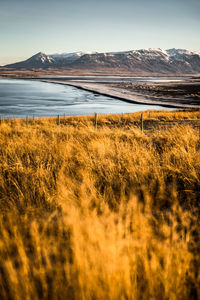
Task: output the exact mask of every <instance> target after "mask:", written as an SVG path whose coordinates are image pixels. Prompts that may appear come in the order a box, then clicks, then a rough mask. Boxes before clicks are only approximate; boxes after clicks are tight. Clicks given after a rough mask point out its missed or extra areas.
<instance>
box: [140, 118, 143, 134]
mask: <svg viewBox="0 0 200 300" xmlns="http://www.w3.org/2000/svg"><path fill="white" fill-rule="evenodd" d="M140 128H141V131H142V132H143V113H141V119H140Z"/></svg>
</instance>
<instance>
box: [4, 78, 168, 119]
mask: <svg viewBox="0 0 200 300" xmlns="http://www.w3.org/2000/svg"><path fill="white" fill-rule="evenodd" d="M147 109H163V108H162V107H160V106H150V105H142V104H141V105H139V104H131V103H126V102H123V101H120V100H118V99H114V98H110V97H106V96H102V95H97V94H94V93H91V92H88V91H84V90H80V89H77V88H75V87H72V86H64V85H57V84H52V83H45V82H39V81H32V80H21V79H0V115H1V116H3V117H22V118H23V117H26V116H31V115H35V116H55V115H58V114H60V115H62V114H65V115H87V114H93V113H95V112H96V113H106V114H107V113H128V112H137V111H143V110H147Z"/></svg>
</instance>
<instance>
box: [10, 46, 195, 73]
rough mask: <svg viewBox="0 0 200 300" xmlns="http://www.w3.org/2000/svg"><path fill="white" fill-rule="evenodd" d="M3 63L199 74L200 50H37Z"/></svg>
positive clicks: (24, 67) (38, 66) (62, 67)
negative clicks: (88, 51)
mask: <svg viewBox="0 0 200 300" xmlns="http://www.w3.org/2000/svg"><path fill="white" fill-rule="evenodd" d="M5 67H7V68H14V69H27V70H30V69H47V68H56V69H75V70H77V69H82V70H84V69H87V70H96V71H97V70H109V69H112V70H118V71H119V70H121V71H127V72H133V73H134V74H143V73H145V74H155V73H157V74H165V75H166V74H198V73H200V52H195V51H189V50H185V49H175V48H173V49H168V50H161V49H151V48H150V49H141V50H132V51H124V52H107V53H98V52H91V53H85V52H75V53H63V54H51V55H46V54H45V53H42V52H39V53H37V54H36V55H34V56H32V57H31V58H29V59H27V60H25V61H21V62H17V63H14V64H9V65H6V66H5Z"/></svg>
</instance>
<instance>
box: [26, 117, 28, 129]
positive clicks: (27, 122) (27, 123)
mask: <svg viewBox="0 0 200 300" xmlns="http://www.w3.org/2000/svg"><path fill="white" fill-rule="evenodd" d="M26 128H28V116H26Z"/></svg>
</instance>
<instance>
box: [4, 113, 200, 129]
mask: <svg viewBox="0 0 200 300" xmlns="http://www.w3.org/2000/svg"><path fill="white" fill-rule="evenodd" d="M154 112H155V111H154ZM131 114H132V113H121V114H118V115H120V116H121V122H120V124H121V123H122V124H121V125H133V126H136V127H139V128H140V130H141V131H142V132H143V131H144V130H148V129H151V127H152V126H153V127H155V126H159V127H166V128H167V127H171V126H173V125H191V126H193V127H197V128H199V131H200V114H199V116H197V119H180V117H179V118H177V117H178V116H177V112H174V113H173V118H172V119H171V120H163V121H161V120H158V119H155V117H152V112H151V111H149V112H141V113H140V114H138V116H137V120H135V119H133V120H132V119H128V117H127V116H129V115H131ZM111 115H113V114H97V113H94V114H93V115H83V116H82V117H90V118H92V119H93V123H94V127H95V128H98V126H99V125H100V124H101V121H100V116H105V117H106V116H108V117H109V116H111ZM144 116H145V118H144ZM74 117H81V116H80V115H78V116H75V115H66V114H62V115H61V114H58V115H56V116H55V115H52V116H41V115H40V116H37V115H35V114H32V115H26V116H23V117H19V116H17V117H16V116H13V115H12V116H11V115H6V116H5V115H0V124H3V123H4V122H6V123H9V122H11V123H12V122H14V121H21V122H22V123H24V124H26V127H28V126H29V125H33V124H35V123H36V122H37V121H40V120H42V119H52V120H54V121H55V124H57V125H58V126H60V125H67V123H68V122H67V120H69V119H70V118H74ZM126 117H127V118H126ZM118 122H119V120H118ZM114 123H115V124H117V121H116V122H114Z"/></svg>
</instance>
